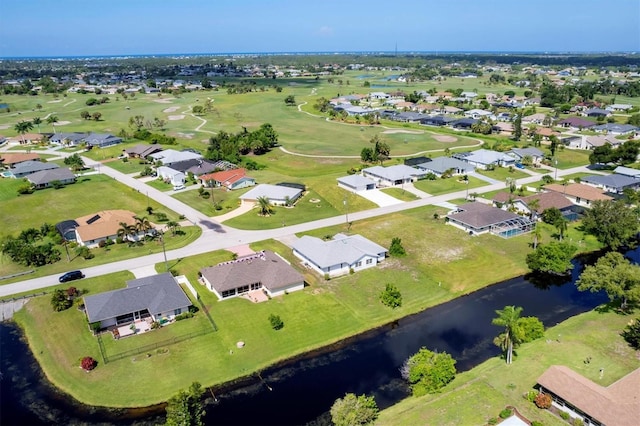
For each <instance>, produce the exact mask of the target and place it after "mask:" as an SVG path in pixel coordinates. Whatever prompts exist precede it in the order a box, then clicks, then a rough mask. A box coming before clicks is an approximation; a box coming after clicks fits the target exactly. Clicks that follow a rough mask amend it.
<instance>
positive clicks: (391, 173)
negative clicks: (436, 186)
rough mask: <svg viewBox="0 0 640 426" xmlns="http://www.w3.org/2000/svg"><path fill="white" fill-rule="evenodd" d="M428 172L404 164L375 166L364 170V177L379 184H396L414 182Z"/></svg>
mask: <svg viewBox="0 0 640 426" xmlns="http://www.w3.org/2000/svg"><path fill="white" fill-rule="evenodd" d="M426 174H427V173H426V172H424V171H422V170H419V169H415V168H413V167H410V166H405V165H404V164H398V165H395V166H389V167H382V166H373V167H367V168H366V169H364V170H362V175H363V176H364V177H367V178H370V179H372V180H373V181H375V182H376V184H378V185H379V186H395V185H401V184H403V183H410V182H414V181H416V180H418V179H419V178H421V177H424V176H425V175H426Z"/></svg>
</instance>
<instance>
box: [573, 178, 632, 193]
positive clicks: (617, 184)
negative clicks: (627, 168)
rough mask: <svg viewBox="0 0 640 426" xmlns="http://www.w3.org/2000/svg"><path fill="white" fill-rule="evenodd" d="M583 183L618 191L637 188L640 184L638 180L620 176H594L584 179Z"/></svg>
mask: <svg viewBox="0 0 640 426" xmlns="http://www.w3.org/2000/svg"><path fill="white" fill-rule="evenodd" d="M582 182H586V183H590V184H593V185H602V186H606V187H609V188H616V189H617V190H620V191H621V190H623V189H624V188H626V187H628V186H636V185H638V184H640V181H638V179H635V178H632V177H630V176H624V175H619V174H613V175H606V176H602V175H592V176H585V177H583V178H582Z"/></svg>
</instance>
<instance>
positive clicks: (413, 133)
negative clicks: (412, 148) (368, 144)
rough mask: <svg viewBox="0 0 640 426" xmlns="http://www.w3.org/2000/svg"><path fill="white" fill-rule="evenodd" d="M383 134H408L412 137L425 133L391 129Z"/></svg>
mask: <svg viewBox="0 0 640 426" xmlns="http://www.w3.org/2000/svg"><path fill="white" fill-rule="evenodd" d="M382 133H386V134H388V135H392V134H394V133H408V134H410V135H421V134H423V133H424V132H423V131H421V130H402V129H389V130H385V131H384V132H382Z"/></svg>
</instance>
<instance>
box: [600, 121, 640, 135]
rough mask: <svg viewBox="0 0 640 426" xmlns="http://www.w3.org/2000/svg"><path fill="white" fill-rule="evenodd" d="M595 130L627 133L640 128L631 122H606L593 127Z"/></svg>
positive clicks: (613, 133) (620, 133)
mask: <svg viewBox="0 0 640 426" xmlns="http://www.w3.org/2000/svg"><path fill="white" fill-rule="evenodd" d="M591 130H593V131H594V132H603V133H607V134H609V135H626V134H627V133H633V132H637V131H638V128H637V127H636V126H633V125H631V124H618V123H606V124H601V125H599V126H593V127H592V128H591Z"/></svg>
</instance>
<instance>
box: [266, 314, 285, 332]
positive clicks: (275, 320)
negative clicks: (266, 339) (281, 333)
mask: <svg viewBox="0 0 640 426" xmlns="http://www.w3.org/2000/svg"><path fill="white" fill-rule="evenodd" d="M269 323H271V328H273V329H274V330H280V329H281V328H282V327H284V322H282V319H281V318H280V316H279V315H274V314H271V315H269Z"/></svg>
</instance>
